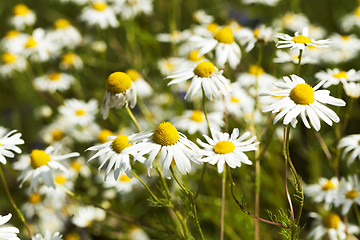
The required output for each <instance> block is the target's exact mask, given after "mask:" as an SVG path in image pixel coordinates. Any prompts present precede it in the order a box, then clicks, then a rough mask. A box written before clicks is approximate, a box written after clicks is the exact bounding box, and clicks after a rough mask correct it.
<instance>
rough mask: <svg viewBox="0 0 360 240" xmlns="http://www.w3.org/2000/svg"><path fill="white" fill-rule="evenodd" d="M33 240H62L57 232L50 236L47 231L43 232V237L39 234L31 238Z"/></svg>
mask: <svg viewBox="0 0 360 240" xmlns="http://www.w3.org/2000/svg"><path fill="white" fill-rule="evenodd" d="M33 239H34V240H62V239H63V238H62V235H61V234H60V233H59V232H55V233H54V234H51V233H50V232H49V231H46V232H45V235H44V236H42V235H41V234H40V233H37V234H36V235H35V236H33Z"/></svg>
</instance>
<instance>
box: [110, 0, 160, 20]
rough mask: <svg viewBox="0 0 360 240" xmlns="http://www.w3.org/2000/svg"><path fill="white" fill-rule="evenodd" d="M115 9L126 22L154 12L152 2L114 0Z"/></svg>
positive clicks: (148, 0) (146, 0)
mask: <svg viewBox="0 0 360 240" xmlns="http://www.w3.org/2000/svg"><path fill="white" fill-rule="evenodd" d="M114 9H115V10H116V13H118V14H120V16H121V17H122V18H123V19H125V20H129V19H133V18H134V17H136V16H138V15H139V14H141V13H144V14H146V15H150V14H151V13H152V12H153V6H152V0H114Z"/></svg>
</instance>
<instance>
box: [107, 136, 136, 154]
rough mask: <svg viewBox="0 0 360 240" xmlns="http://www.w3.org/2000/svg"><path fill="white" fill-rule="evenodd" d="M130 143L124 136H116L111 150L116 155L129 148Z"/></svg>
mask: <svg viewBox="0 0 360 240" xmlns="http://www.w3.org/2000/svg"><path fill="white" fill-rule="evenodd" d="M130 146H131V143H130V142H129V138H128V137H127V136H125V135H119V136H117V137H116V138H115V139H114V141H113V142H112V144H111V148H112V150H114V151H115V152H117V153H121V151H122V150H124V149H125V148H127V147H130Z"/></svg>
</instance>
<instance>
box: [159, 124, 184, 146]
mask: <svg viewBox="0 0 360 240" xmlns="http://www.w3.org/2000/svg"><path fill="white" fill-rule="evenodd" d="M178 140H179V132H178V131H177V130H176V128H175V127H174V126H173V125H172V124H171V123H169V122H163V123H161V124H160V125H159V126H158V127H157V128H156V129H155V131H154V134H153V141H154V142H155V143H157V144H159V145H161V146H170V145H173V144H175V143H177V141H178Z"/></svg>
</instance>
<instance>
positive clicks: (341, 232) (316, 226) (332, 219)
mask: <svg viewBox="0 0 360 240" xmlns="http://www.w3.org/2000/svg"><path fill="white" fill-rule="evenodd" d="M310 217H312V218H315V220H314V222H313V224H312V230H311V231H310V232H309V235H308V237H309V238H311V239H313V240H321V239H324V237H325V238H327V239H329V240H345V239H347V237H348V234H357V233H359V227H357V226H356V225H353V224H349V225H348V226H346V225H345V224H344V223H343V222H342V221H341V219H340V217H339V216H338V215H337V214H335V213H329V214H327V215H325V216H321V215H319V214H317V213H314V212H312V213H310ZM346 233H347V234H346Z"/></svg>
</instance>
